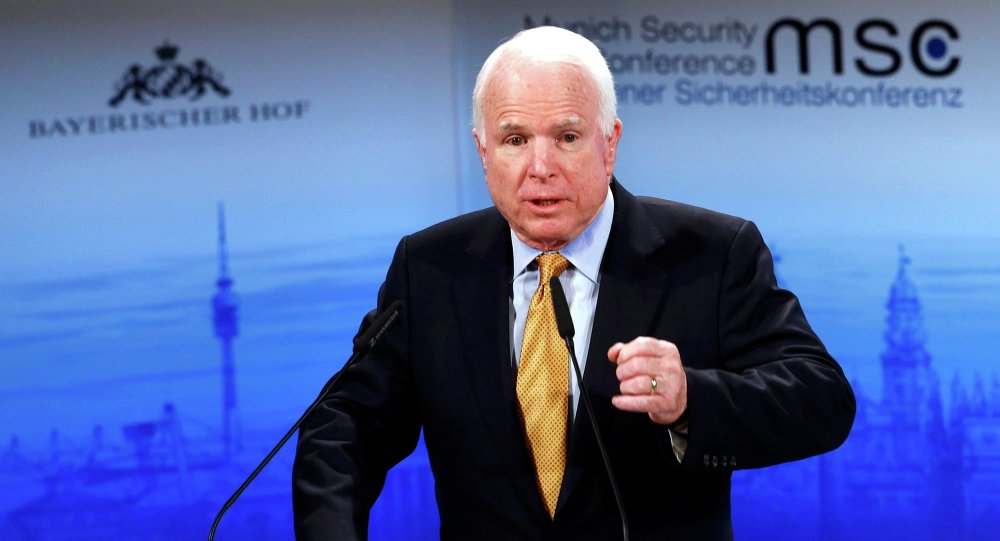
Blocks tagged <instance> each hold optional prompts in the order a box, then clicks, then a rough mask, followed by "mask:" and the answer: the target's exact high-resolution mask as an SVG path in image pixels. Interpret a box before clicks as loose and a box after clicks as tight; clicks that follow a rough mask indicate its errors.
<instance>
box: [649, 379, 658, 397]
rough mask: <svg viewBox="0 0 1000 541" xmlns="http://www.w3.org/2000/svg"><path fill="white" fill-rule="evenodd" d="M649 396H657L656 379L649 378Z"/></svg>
mask: <svg viewBox="0 0 1000 541" xmlns="http://www.w3.org/2000/svg"><path fill="white" fill-rule="evenodd" d="M649 394H656V378H654V377H653V376H649Z"/></svg>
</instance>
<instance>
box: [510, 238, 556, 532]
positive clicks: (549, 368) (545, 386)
mask: <svg viewBox="0 0 1000 541" xmlns="http://www.w3.org/2000/svg"><path fill="white" fill-rule="evenodd" d="M535 261H537V262H538V271H539V274H540V275H541V276H540V277H539V282H538V289H536V290H535V295H534V296H533V297H532V298H531V306H530V307H529V308H528V317H527V319H526V321H525V324H524V342H523V343H522V346H521V362H520V363H519V364H518V369H517V403H518V407H519V408H520V410H521V421H522V422H523V423H524V431H525V434H527V436H528V445H529V446H530V448H531V454H532V457H533V458H534V460H535V473H536V479H537V481H538V490H539V492H541V494H542V499H543V500H544V501H545V508H546V509H547V510H548V512H549V517H554V516H555V513H556V501H558V499H559V487H560V485H562V478H563V472H564V471H565V470H566V418H567V417H566V416H567V413H568V409H569V407H568V402H569V365H568V362H569V360H568V359H569V352H568V351H567V350H566V343H565V342H564V341H563V339H562V338H561V337H560V336H559V331H558V329H557V328H556V315H555V311H554V310H553V309H552V292H551V291H549V280H550V279H551V278H552V277H553V276H559V274H561V273H562V272H563V271H564V270H566V268H567V267H568V266H569V261H567V260H566V258H565V257H563V256H562V255H561V254H558V253H549V254H542V255H540V256H538V257H537V258H535Z"/></svg>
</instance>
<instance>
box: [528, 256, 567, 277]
mask: <svg viewBox="0 0 1000 541" xmlns="http://www.w3.org/2000/svg"><path fill="white" fill-rule="evenodd" d="M535 261H537V262H538V272H539V274H541V276H540V277H539V283H540V284H545V285H548V283H549V280H551V279H552V277H553V276H559V275H560V274H562V272H563V271H564V270H566V269H567V268H568V267H569V260H568V259H566V258H565V257H563V255H562V254H560V253H559V252H550V253H547V254H541V255H540V256H538V257H536V258H535Z"/></svg>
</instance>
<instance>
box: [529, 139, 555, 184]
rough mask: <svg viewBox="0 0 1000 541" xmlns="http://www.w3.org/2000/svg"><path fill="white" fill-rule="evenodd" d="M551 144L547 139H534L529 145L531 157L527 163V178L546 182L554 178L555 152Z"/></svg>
mask: <svg viewBox="0 0 1000 541" xmlns="http://www.w3.org/2000/svg"><path fill="white" fill-rule="evenodd" d="M552 147H553V143H552V141H551V140H549V139H548V138H547V137H536V138H535V139H534V140H533V141H532V143H531V157H530V161H529V162H528V176H530V177H533V178H536V179H538V180H546V179H548V178H551V177H553V176H555V174H556V167H555V163H554V161H553V160H554V159H555V152H554V150H555V149H554V148H552Z"/></svg>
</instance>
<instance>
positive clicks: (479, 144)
mask: <svg viewBox="0 0 1000 541" xmlns="http://www.w3.org/2000/svg"><path fill="white" fill-rule="evenodd" d="M472 138H473V139H475V140H476V151H477V152H479V160H480V161H481V162H482V163H483V170H484V171H485V170H486V145H484V144H483V141H482V140H481V139H480V138H479V132H477V131H476V130H475V128H473V130H472Z"/></svg>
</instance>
